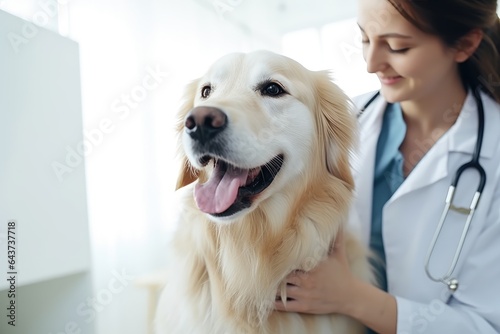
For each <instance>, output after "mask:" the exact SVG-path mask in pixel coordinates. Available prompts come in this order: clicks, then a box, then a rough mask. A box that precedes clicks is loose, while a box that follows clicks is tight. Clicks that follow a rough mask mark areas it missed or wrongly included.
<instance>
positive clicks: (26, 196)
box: [0, 0, 378, 334]
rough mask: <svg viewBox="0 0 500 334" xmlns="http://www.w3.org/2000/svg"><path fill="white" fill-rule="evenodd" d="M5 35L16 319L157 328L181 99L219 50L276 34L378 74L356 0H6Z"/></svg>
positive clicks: (289, 48) (1, 125) (350, 83)
mask: <svg viewBox="0 0 500 334" xmlns="http://www.w3.org/2000/svg"><path fill="white" fill-rule="evenodd" d="M0 38H1V40H0V243H1V245H0V247H1V250H0V251H1V253H0V256H1V257H0V267H1V268H2V275H5V276H7V279H11V281H8V280H5V279H2V280H1V281H2V282H1V283H0V290H1V291H0V293H1V296H0V304H1V305H0V310H4V311H2V312H1V314H0V319H2V320H1V323H0V332H1V333H6V334H10V333H23V334H56V333H57V334H60V333H67V334H69V333H89V334H113V333H120V334H142V333H144V334H146V333H150V329H151V328H150V323H151V317H152V314H153V312H154V305H155V301H156V300H155V298H156V294H157V291H158V289H159V287H160V286H161V282H162V280H164V279H165V277H164V274H163V272H162V268H164V266H165V263H166V262H167V261H168V254H167V252H166V242H167V240H168V238H169V236H170V235H171V232H172V228H173V226H172V208H171V205H172V195H173V190H174V184H175V179H176V173H177V170H178V163H177V160H176V157H175V147H176V145H175V140H174V135H173V126H174V121H175V113H176V111H177V108H178V107H179V105H180V103H181V100H182V91H183V88H184V86H185V85H186V84H187V83H188V82H190V81H191V80H193V79H195V78H197V77H199V76H201V75H202V74H203V73H204V72H205V71H206V70H207V68H208V66H209V65H210V64H211V63H212V62H214V61H215V60H216V59H217V58H219V57H221V56H223V55H224V54H226V53H229V52H248V51H252V50H257V49H268V50H272V51H275V52H278V53H282V54H285V55H287V56H289V57H292V58H294V59H296V60H297V61H299V62H301V63H302V64H303V65H304V66H306V67H307V68H309V69H311V70H321V69H330V70H331V71H332V75H333V80H334V81H335V82H336V83H337V84H338V85H339V86H340V87H341V88H342V89H343V90H344V91H345V92H346V93H347V94H348V95H350V96H355V95H358V94H361V93H363V92H367V91H370V90H374V89H377V88H378V80H377V79H376V78H375V77H373V76H372V75H368V74H367V73H366V72H365V64H364V61H363V59H362V55H361V43H360V39H361V37H360V34H359V32H358V28H357V25H356V1H341V0H309V1H299V0H288V1H284V0H266V1H264V0H251V1H250V0H184V1H172V0H142V1H139V0H120V1H118V0H104V1H103V0H0ZM9 227H12V229H11V230H9ZM11 232H15V233H16V234H15V237H16V239H15V240H14V239H13V237H14V234H12V233H11ZM9 241H10V242H11V243H9ZM12 241H15V243H12ZM11 244H12V246H14V247H13V248H12V251H15V253H7V251H6V250H7V246H8V245H11ZM10 255H12V256H14V257H9V256H10ZM9 259H10V260H13V261H14V263H15V264H14V266H13V267H12V268H9V267H8V260H9ZM8 273H13V274H8ZM2 277H3V276H2ZM13 283H15V284H13ZM9 291H10V292H11V293H10V294H9ZM12 293H14V295H12ZM12 300H14V302H15V306H16V308H15V311H14V319H15V320H14V321H15V325H16V326H12V324H9V323H8V321H12V319H13V317H12V315H13V312H12V309H11V310H8V309H7V308H8V307H10V305H11V303H12ZM3 313H5V314H3ZM6 316H7V317H6ZM9 316H10V318H9Z"/></svg>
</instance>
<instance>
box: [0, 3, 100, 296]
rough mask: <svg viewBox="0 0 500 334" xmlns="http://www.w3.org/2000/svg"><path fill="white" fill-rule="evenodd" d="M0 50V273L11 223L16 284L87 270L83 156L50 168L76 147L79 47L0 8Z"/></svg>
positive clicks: (2, 285) (78, 132)
mask: <svg viewBox="0 0 500 334" xmlns="http://www.w3.org/2000/svg"><path fill="white" fill-rule="evenodd" d="M30 29H31V30H30ZM16 42H17V43H16ZM0 50H1V51H0V234H2V233H3V239H2V240H1V245H0V264H1V265H0V268H2V271H5V268H6V266H5V264H6V254H5V252H6V247H5V231H6V226H7V222H8V220H10V219H15V220H16V221H17V224H18V228H17V235H16V238H17V240H16V248H17V249H16V255H17V263H16V268H15V269H16V271H17V272H18V282H17V285H18V286H21V285H25V284H29V283H34V282H39V281H42V280H47V279H52V278H56V277H61V276H64V275H68V274H71V273H76V272H81V271H84V270H88V269H89V267H90V249H89V232H88V220H87V204H86V191H85V169H84V164H83V159H82V156H81V155H80V154H78V153H74V156H73V157H72V160H71V161H70V162H72V163H73V167H69V169H68V172H67V173H65V174H63V175H59V176H60V177H58V175H57V173H56V172H55V171H54V168H53V166H52V165H53V164H54V163H60V164H61V165H60V166H59V167H61V166H63V165H65V166H67V162H66V161H65V160H66V159H67V157H68V154H69V153H68V147H69V148H71V150H77V147H78V144H79V143H82V116H81V98H80V73H79V61H78V59H79V57H78V52H79V51H78V45H77V43H75V42H73V41H71V40H69V39H67V38H63V37H61V36H59V35H57V34H55V33H53V32H51V31H48V30H46V29H42V28H40V27H35V26H30V25H28V24H27V22H25V21H23V20H21V19H19V18H17V17H14V16H12V15H10V14H7V13H5V12H3V11H0ZM69 170H71V172H69ZM4 273H5V272H4ZM6 287H7V282H6V280H4V279H2V280H0V289H4V288H6Z"/></svg>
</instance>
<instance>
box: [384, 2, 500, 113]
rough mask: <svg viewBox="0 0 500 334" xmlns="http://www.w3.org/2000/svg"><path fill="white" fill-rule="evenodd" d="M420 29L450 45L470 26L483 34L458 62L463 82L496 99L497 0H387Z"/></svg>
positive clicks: (499, 59)
mask: <svg viewBox="0 0 500 334" xmlns="http://www.w3.org/2000/svg"><path fill="white" fill-rule="evenodd" d="M388 1H389V2H390V3H391V4H392V5H393V6H394V7H395V8H396V9H397V10H398V12H399V13H401V15H403V17H405V18H406V19H407V20H408V21H410V22H411V23H412V24H413V25H415V26H416V27H417V28H419V29H420V30H422V31H424V32H426V33H429V34H432V35H436V36H439V37H440V38H441V39H442V40H443V42H444V43H445V44H446V45H448V46H450V47H459V45H460V44H459V43H460V40H461V38H462V37H463V36H465V35H466V34H467V33H468V32H470V31H472V30H473V29H481V30H482V31H483V33H484V37H483V39H482V41H481V44H480V45H479V47H478V48H477V49H476V51H475V52H474V54H473V55H472V56H471V57H470V58H469V59H468V60H467V61H465V62H463V63H461V64H459V71H460V75H461V77H462V81H463V83H464V85H466V86H467V87H471V88H473V89H476V88H480V89H482V90H483V91H484V92H486V93H487V94H488V95H490V96H491V97H492V98H493V99H495V100H496V101H497V102H499V103H500V55H499V53H500V19H499V17H498V15H497V13H496V10H497V0H388Z"/></svg>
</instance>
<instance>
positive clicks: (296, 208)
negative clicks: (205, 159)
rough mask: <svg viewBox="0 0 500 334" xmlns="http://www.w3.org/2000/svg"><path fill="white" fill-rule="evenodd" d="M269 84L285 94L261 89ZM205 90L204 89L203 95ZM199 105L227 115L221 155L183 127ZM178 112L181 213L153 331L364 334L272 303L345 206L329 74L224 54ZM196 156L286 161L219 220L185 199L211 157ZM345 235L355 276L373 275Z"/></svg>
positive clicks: (346, 117)
mask: <svg viewBox="0 0 500 334" xmlns="http://www.w3.org/2000/svg"><path fill="white" fill-rule="evenodd" d="M272 83H275V84H279V85H280V86H281V87H282V88H284V91H285V93H283V94H280V95H279V96H270V95H269V94H267V93H268V92H267V91H266V87H268V86H269V84H272ZM266 85H267V86H266ZM203 87H210V92H209V93H210V94H209V95H208V97H206V98H204V97H202V90H203ZM275 88H276V87H273V88H272V89H270V92H271V93H273V92H275V91H273V89H275ZM200 106H210V107H214V108H218V110H221V111H222V112H223V113H224V114H225V115H226V116H227V127H226V128H225V129H224V130H223V131H222V132H221V133H220V134H218V135H217V141H218V145H222V150H219V149H218V150H217V152H209V151H210V149H209V148H204V149H201V148H200V146H199V145H198V146H197V145H195V143H194V140H193V139H192V138H191V137H190V135H189V134H188V133H187V131H186V129H185V122H186V119H187V117H188V115H189V114H190V113H191V112H192V110H193V108H195V107H200ZM179 116H180V120H181V122H180V125H179V127H178V129H177V130H178V133H179V136H180V137H179V138H180V142H181V143H182V144H181V146H182V147H181V152H183V153H182V154H183V158H184V162H185V164H184V165H183V168H182V172H181V174H180V175H179V178H178V184H177V188H178V191H177V192H176V194H177V195H178V199H179V203H180V205H181V212H182V214H181V215H180V217H179V221H178V227H177V231H176V233H175V236H174V239H173V243H172V253H173V261H172V263H171V271H170V273H169V275H168V282H167V284H166V286H165V289H164V291H163V294H162V296H161V299H160V302H159V305H158V312H157V316H156V322H157V324H156V325H157V332H158V333H161V334H166V333H182V334H184V333H207V334H226V333H228V334H229V333H231V334H235V333H236V334H240V333H273V334H276V333H286V334H293V333H342V334H348V333H363V330H364V329H363V328H362V326H360V324H358V323H356V322H355V321H353V320H352V319H350V318H348V317H345V316H340V315H308V314H299V313H291V312H277V311H274V310H273V307H274V300H275V296H276V293H277V291H278V290H279V289H281V290H280V291H282V293H284V291H285V290H284V288H283V284H282V282H283V281H284V279H285V277H286V276H287V275H288V274H289V273H291V272H292V271H294V270H305V271H308V270H310V269H312V268H314V267H315V266H316V265H317V264H318V263H319V262H320V261H321V260H323V259H324V258H325V257H326V256H327V254H328V252H329V250H330V248H331V245H332V243H333V241H334V239H335V236H336V235H337V233H338V231H339V229H340V228H341V227H342V226H344V224H345V222H346V219H347V214H348V208H349V206H350V202H351V197H352V191H353V180H352V176H351V173H350V167H349V154H350V151H351V149H352V146H353V142H354V138H355V135H356V133H355V128H356V126H355V123H356V121H355V117H354V116H353V112H352V104H351V103H350V102H349V100H348V98H347V97H346V96H345V95H344V93H342V91H341V90H340V89H339V88H338V87H337V86H336V85H335V84H333V83H332V82H331V80H330V77H329V75H328V73H327V72H324V71H320V72H312V71H309V70H307V69H305V68H304V67H302V66H301V65H300V64H298V63H297V62H295V61H293V60H291V59H289V58H286V57H284V56H281V55H277V54H274V53H271V52H267V51H257V52H252V53H248V54H230V55H227V56H225V57H223V58H221V59H220V60H219V61H217V62H216V63H215V64H214V65H213V66H212V67H211V69H210V70H209V71H208V73H207V74H206V75H205V76H204V77H202V78H200V79H199V80H196V81H194V82H193V83H192V84H190V85H189V86H188V88H187V95H186V102H185V104H184V105H183V107H182V108H181V110H180V114H179ZM205 147H209V146H205ZM203 150H205V151H204V152H203ZM203 154H209V155H210V156H212V157H216V158H217V159H222V160H225V161H227V162H230V163H231V164H232V165H235V166H238V167H241V168H254V167H258V166H261V165H264V164H266V163H268V162H269V161H270V160H272V159H273V158H274V157H276V156H277V155H282V157H283V159H282V160H283V164H282V166H281V169H280V170H279V171H277V174H276V175H275V178H274V181H273V182H272V183H271V184H270V186H269V187H267V188H266V189H265V190H264V191H262V192H261V193H259V194H257V195H255V196H252V198H251V199H250V200H251V205H250V207H248V208H245V209H243V210H241V211H238V212H236V213H234V214H233V215H231V216H229V217H222V218H221V217H216V216H217V215H212V214H207V213H203V212H201V211H200V210H199V209H198V208H197V203H196V201H195V199H194V197H193V190H194V188H195V186H196V184H197V183H200V184H202V183H204V182H207V180H208V179H209V177H210V174H211V173H213V172H214V167H213V166H214V164H213V161H211V162H210V163H209V164H207V165H206V166H204V165H203V164H202V163H200V157H201V156H202V155H203ZM274 173H276V171H274ZM344 230H345V233H346V235H345V241H346V251H347V254H348V259H349V262H350V266H351V269H352V271H353V272H354V273H355V275H356V276H358V277H360V278H362V279H363V280H367V281H369V280H371V271H370V267H369V265H368V261H367V253H366V251H365V249H364V247H362V246H361V245H360V243H359V242H358V241H357V240H356V238H355V237H354V236H353V235H352V234H351V233H349V232H348V229H347V228H345V229H344ZM282 298H286V296H284V295H283V296H282Z"/></svg>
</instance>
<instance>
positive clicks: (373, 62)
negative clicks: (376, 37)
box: [363, 44, 387, 73]
mask: <svg viewBox="0 0 500 334" xmlns="http://www.w3.org/2000/svg"><path fill="white" fill-rule="evenodd" d="M363 51H364V52H363V53H364V57H365V61H366V70H367V71H368V73H376V72H378V71H381V70H383V69H385V68H386V67H387V59H386V57H385V55H384V52H383V50H381V49H380V47H378V46H376V45H372V44H369V45H366V46H365V47H364V50H363Z"/></svg>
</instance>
